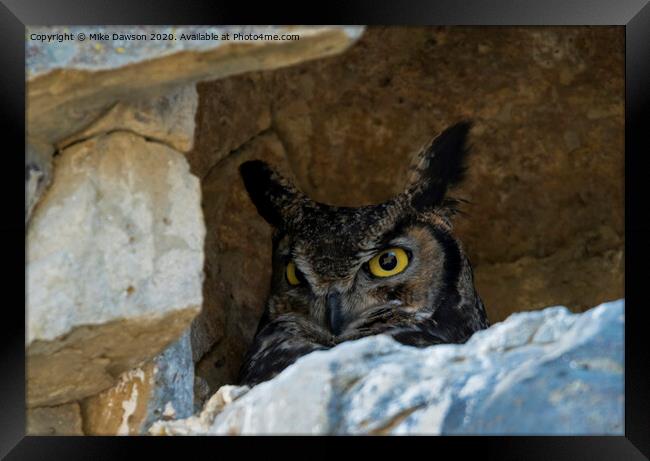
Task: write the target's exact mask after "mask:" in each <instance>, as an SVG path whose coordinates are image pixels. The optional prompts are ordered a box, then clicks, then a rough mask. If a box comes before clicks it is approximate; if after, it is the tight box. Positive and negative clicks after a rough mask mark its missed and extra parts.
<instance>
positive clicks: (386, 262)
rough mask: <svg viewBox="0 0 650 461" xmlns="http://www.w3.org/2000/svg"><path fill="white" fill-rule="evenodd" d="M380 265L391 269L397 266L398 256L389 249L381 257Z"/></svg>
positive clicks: (385, 268) (388, 269)
mask: <svg viewBox="0 0 650 461" xmlns="http://www.w3.org/2000/svg"><path fill="white" fill-rule="evenodd" d="M379 265H380V266H381V268H382V269H384V270H385V271H391V270H393V269H395V266H397V257H396V256H395V253H393V252H392V251H387V252H386V253H384V254H383V255H381V256H380V257H379Z"/></svg>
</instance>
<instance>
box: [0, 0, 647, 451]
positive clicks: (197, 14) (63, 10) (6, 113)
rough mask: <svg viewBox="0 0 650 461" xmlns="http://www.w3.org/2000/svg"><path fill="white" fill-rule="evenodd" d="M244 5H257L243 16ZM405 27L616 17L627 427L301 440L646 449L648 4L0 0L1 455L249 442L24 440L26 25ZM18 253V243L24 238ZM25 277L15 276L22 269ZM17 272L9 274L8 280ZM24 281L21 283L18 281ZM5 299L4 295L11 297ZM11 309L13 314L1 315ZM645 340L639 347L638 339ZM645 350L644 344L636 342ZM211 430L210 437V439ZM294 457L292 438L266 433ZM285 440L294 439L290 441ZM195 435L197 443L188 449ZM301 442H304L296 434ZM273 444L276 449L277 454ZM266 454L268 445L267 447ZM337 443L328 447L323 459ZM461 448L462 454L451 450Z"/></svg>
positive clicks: (642, 0) (639, 0)
mask: <svg viewBox="0 0 650 461" xmlns="http://www.w3.org/2000/svg"><path fill="white" fill-rule="evenodd" d="M251 11H253V12H254V13H255V14H254V15H253V14H251ZM255 23H257V24H414V25H504V26H505V25H531V26H532V25H535V26H539V25H620V26H624V27H625V53H626V62H625V81H626V89H625V98H626V101H625V200H626V202H625V234H626V236H625V298H626V319H625V326H626V328H625V351H626V355H625V436H621V437H612V436H608V437H591V436H589V437H568V436H567V437H435V438H432V437H418V438H416V439H414V438H390V439H389V438H372V440H370V438H366V437H364V438H349V437H344V438H337V439H336V440H334V439H331V438H329V439H323V438H311V439H307V440H306V441H307V442H310V443H317V444H325V443H326V444H328V448H331V447H332V446H333V445H332V444H334V445H339V444H344V445H357V444H364V445H372V446H373V448H378V449H380V450H382V451H384V450H388V449H391V448H392V449H393V450H404V451H400V453H409V454H410V453H414V451H413V450H415V448H414V446H413V443H417V444H423V445H424V446H422V447H419V448H421V449H423V450H424V452H425V453H426V452H429V453H430V455H434V454H436V453H438V452H439V450H440V448H441V447H442V448H445V449H448V450H451V451H450V452H448V453H453V457H454V458H456V457H457V456H458V455H459V454H461V455H462V454H465V453H470V452H471V453H473V454H474V457H480V459H481V460H484V459H499V460H506V459H518V460H519V459H548V460H564V459H566V460H571V461H575V460H579V459H589V460H600V459H603V460H605V459H606V460H627V459H629V460H636V459H647V456H648V455H649V454H650V424H649V423H650V397H649V389H650V382H649V380H648V366H649V364H650V360H649V359H648V358H647V357H648V355H647V351H648V350H650V347H648V338H649V336H650V335H648V333H647V330H648V323H647V315H646V310H647V309H650V306H649V305H648V303H647V302H644V301H643V296H644V294H645V286H646V283H647V280H648V278H649V277H648V276H650V269H648V268H649V267H650V264H649V263H648V261H650V217H649V213H648V210H650V207H649V206H648V205H647V202H646V198H647V196H648V194H647V192H648V189H649V187H650V181H649V180H648V179H647V176H648V173H649V169H648V168H647V167H648V165H649V163H650V162H649V161H648V157H649V156H650V143H649V142H648V139H649V136H648V132H649V131H650V130H649V129H648V128H647V127H645V126H644V125H643V121H644V120H646V119H647V117H644V115H645V116H647V115H648V112H649V110H648V106H649V105H648V102H649V100H650V5H648V0H617V1H608V0H552V1H543V2H542V1H534V0H503V1H497V0H487V1H486V0H471V1H469V0H456V1H454V0H445V1H435V2H434V1H423V0H419V1H411V2H409V3H405V2H389V1H366V2H352V1H328V2H319V3H316V4H311V3H310V2H303V3H302V4H294V5H291V7H290V8H286V9H282V8H281V6H280V5H278V4H277V3H271V2H269V3H267V4H259V5H256V6H255V7H252V6H251V5H248V4H243V3H237V2H234V3H233V2H228V3H225V2H224V3H222V2H216V1H212V2H210V1H195V2H191V3H190V2H187V1H172V0H157V1H156V0H142V1H139V2H137V3H136V2H134V1H129V0H110V1H100V0H87V1H66V0H49V1H47V0H43V1H26V0H0V39H1V41H0V43H1V46H0V50H1V51H0V54H1V56H2V57H1V63H2V64H1V68H0V69H1V70H0V93H1V94H2V102H3V103H2V104H1V105H0V114H1V115H0V120H1V121H2V134H3V136H2V139H3V145H4V146H5V148H6V152H5V153H4V160H5V161H9V162H10V165H9V166H6V167H5V168H4V169H3V170H2V171H3V173H4V174H5V178H4V180H3V181H2V182H1V184H2V187H3V189H4V190H3V192H4V193H3V194H2V197H3V208H2V209H3V219H2V220H0V232H1V234H0V235H1V236H2V238H1V239H0V241H1V242H2V245H3V248H2V250H3V251H2V255H3V257H4V259H5V260H6V261H7V262H6V269H7V271H6V275H5V276H4V277H3V280H4V281H5V283H6V291H5V293H11V294H12V296H11V297H9V298H8V297H6V296H5V299H6V300H7V301H6V302H5V309H4V312H5V316H4V321H3V325H4V327H5V328H4V332H3V334H2V335H1V336H0V338H1V343H0V344H1V346H0V347H1V349H0V364H1V367H2V368H1V370H2V371H1V373H0V456H3V457H4V456H7V459H65V460H72V459H114V458H118V457H119V458H123V457H127V456H128V455H129V454H132V453H134V451H133V448H134V447H135V446H136V445H146V447H147V450H152V451H151V452H150V456H153V450H164V451H165V452H169V451H170V450H174V451H176V450H178V452H179V453H183V454H184V455H185V456H192V457H201V456H225V452H224V446H225V444H228V445H234V446H233V447H232V448H236V449H237V448H238V449H239V450H241V451H239V452H235V453H243V452H244V450H249V449H250V448H251V445H257V443H255V444H250V443H249V442H248V440H247V439H246V438H221V437H211V438H205V437H200V438H179V437H177V438H158V437H155V438H154V437H88V436H86V437H34V436H25V408H24V402H25V354H24V351H25V349H24V337H25V336H24V335H25V316H24V315H22V314H23V313H24V311H23V310H21V309H20V308H19V305H20V302H21V300H22V302H23V306H24V305H25V304H24V298H25V290H21V289H20V288H19V287H20V286H21V283H20V280H19V279H20V277H21V275H20V274H19V272H18V271H17V270H16V268H17V267H18V266H19V265H20V263H21V260H22V262H23V263H24V262H25V254H24V253H23V252H22V251H21V245H20V243H19V240H20V239H21V238H24V234H23V232H24V209H23V208H22V207H21V205H20V203H19V200H18V199H17V196H18V195H19V191H20V190H24V189H23V187H24V184H21V183H20V180H19V176H18V174H17V173H18V171H20V169H21V168H22V167H23V166H24V165H22V166H21V165H20V162H21V160H20V159H21V157H20V155H19V152H20V151H21V150H22V151H23V152H24V149H25V114H24V112H25V95H26V92H25V26H26V25H61V24H78V25H97V24H133V25H135V24H255ZM22 248H23V250H24V247H22ZM23 276H24V273H23ZM14 279H15V280H14ZM22 286H23V287H24V285H22ZM9 299H10V300H11V301H9ZM7 314H12V315H7ZM643 344H646V346H643ZM644 350H645V351H646V352H645V353H644V352H643V351H644ZM208 439H209V440H208ZM264 439H265V440H264V441H265V442H267V443H269V444H272V445H275V446H276V447H277V452H279V453H281V454H286V453H289V452H286V451H284V448H289V447H291V448H292V449H291V452H295V453H297V454H298V455H299V456H301V457H304V456H309V454H308V453H309V452H307V451H304V450H295V447H296V441H295V440H287V439H288V438H286V437H285V438H268V437H265V438H264ZM291 439H294V438H291ZM197 441H198V442H199V443H200V445H201V447H205V448H201V451H200V452H199V451H196V452H195V451H192V452H188V451H187V450H188V448H189V446H188V444H190V443H191V444H192V445H193V446H194V445H195V444H196V442H197ZM300 442H301V444H302V442H304V440H301V441H300ZM280 450H283V451H281V452H280ZM269 453H270V451H269ZM337 453H340V454H342V453H344V452H343V451H339V450H334V451H333V452H332V456H337ZM461 457H462V456H461Z"/></svg>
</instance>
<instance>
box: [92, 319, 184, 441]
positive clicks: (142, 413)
mask: <svg viewBox="0 0 650 461" xmlns="http://www.w3.org/2000/svg"><path fill="white" fill-rule="evenodd" d="M193 386H194V362H193V361H192V352H191V349H190V336H189V329H188V330H187V331H186V332H185V333H184V334H183V335H182V336H181V338H180V339H179V340H178V341H177V342H175V343H174V344H172V345H171V346H169V347H168V348H167V349H166V350H165V351H164V352H162V353H161V354H160V355H158V356H156V357H155V358H154V359H153V360H152V361H150V362H149V363H147V364H145V365H143V366H142V367H140V368H136V369H133V370H129V371H128V372H126V373H123V374H122V375H121V376H120V379H119V380H118V383H117V384H116V385H115V386H114V387H112V388H110V389H108V390H106V391H104V392H102V393H100V394H98V395H95V396H92V397H89V398H88V399H86V400H84V401H83V404H82V411H83V421H84V432H85V433H86V434H88V435H138V434H144V433H146V431H147V429H148V428H149V426H150V425H151V424H152V423H153V422H154V421H156V420H159V419H164V420H167V419H175V418H184V417H188V416H190V415H191V414H192V413H193V411H194V405H193V400H194V393H193Z"/></svg>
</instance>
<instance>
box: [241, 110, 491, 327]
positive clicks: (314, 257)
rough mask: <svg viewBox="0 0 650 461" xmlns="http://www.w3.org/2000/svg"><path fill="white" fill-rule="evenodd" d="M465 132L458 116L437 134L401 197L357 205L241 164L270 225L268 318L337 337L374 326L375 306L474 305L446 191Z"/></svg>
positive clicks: (393, 309) (422, 309)
mask: <svg viewBox="0 0 650 461" xmlns="http://www.w3.org/2000/svg"><path fill="white" fill-rule="evenodd" d="M469 129H470V124H469V123H468V122H462V123H458V124H456V125H454V126H452V127H450V128H448V129H447V130H445V131H444V132H442V133H441V134H440V135H439V136H438V137H436V138H435V139H434V140H433V141H432V142H430V143H429V144H428V145H427V146H426V147H425V148H424V149H423V150H422V151H421V153H420V154H419V155H418V156H417V158H416V160H415V161H414V162H413V165H412V166H411V168H410V170H409V180H408V184H407V185H406V187H405V189H404V190H403V191H402V192H401V193H400V194H398V195H397V196H395V197H393V198H392V199H391V200H388V201H386V202H384V203H381V204H377V205H368V206H362V207H358V208H353V207H336V206H330V205H326V204H324V203H319V202H316V201H313V200H311V199H310V198H309V197H307V196H306V195H305V194H304V193H302V192H301V191H299V190H298V189H297V188H296V187H295V186H294V185H293V184H291V182H290V181H288V180H287V179H286V178H284V177H282V176H280V175H279V174H278V173H277V172H276V171H274V170H273V169H271V168H270V167H269V166H268V165H267V164H266V163H264V162H262V161H249V162H245V163H243V164H242V165H241V167H240V172H241V175H242V178H243V180H244V184H245V186H246V189H247V191H248V193H249V195H250V197H251V200H252V201H253V203H254V204H255V206H256V208H257V210H258V212H259V214H260V215H261V216H262V217H263V218H264V219H265V220H266V221H267V222H268V223H269V224H271V225H272V226H273V227H274V228H275V233H274V237H273V275H272V282H271V292H270V296H269V299H268V302H267V307H266V312H265V319H266V320H267V321H268V320H270V319H273V318H275V317H277V316H280V315H282V314H284V313H289V312H290V313H298V314H302V315H304V316H305V317H307V318H309V319H310V320H311V321H313V322H314V323H315V324H317V325H319V326H321V327H322V328H324V329H326V330H327V331H329V332H331V334H332V335H334V336H343V337H344V336H346V335H349V336H350V337H357V336H363V335H364V334H361V333H360V332H363V331H369V332H370V333H368V334H374V333H375V332H377V331H376V330H372V328H370V327H369V323H368V319H369V318H374V317H373V315H375V316H376V313H377V312H383V313H384V317H383V319H384V320H386V319H389V320H390V318H393V319H397V318H401V319H405V318H411V319H417V318H424V317H427V316H428V317H431V318H441V319H442V318H448V317H449V316H452V317H454V316H458V315H460V314H462V309H464V308H465V307H464V306H467V307H466V309H474V308H475V305H476V302H477V299H478V297H477V296H476V292H475V290H474V286H473V281H472V272H471V267H470V265H469V262H468V260H467V258H466V257H465V255H464V253H463V250H462V247H461V245H460V243H459V242H458V241H457V239H456V238H455V237H454V235H453V233H452V228H451V224H450V218H451V217H452V216H453V214H454V205H455V203H456V202H455V201H454V200H452V199H449V198H447V197H446V194H447V190H448V189H449V188H450V187H451V186H454V185H456V184H457V183H459V182H460V181H461V179H462V178H463V174H464V171H465V166H464V164H465V159H466V156H467V154H468V149H467V147H466V138H467V134H468V131H469ZM481 307H482V306H481ZM386 312H390V313H399V314H400V315H395V316H394V317H391V315H392V314H389V315H388V317H386V315H385V313H386ZM441 316H442V317H441ZM454 318H455V317H454ZM395 321H396V320H395ZM384 323H385V322H384ZM389 323H390V322H389ZM461 323H462V322H461ZM369 328H370V329H369ZM463 328H464V327H463Z"/></svg>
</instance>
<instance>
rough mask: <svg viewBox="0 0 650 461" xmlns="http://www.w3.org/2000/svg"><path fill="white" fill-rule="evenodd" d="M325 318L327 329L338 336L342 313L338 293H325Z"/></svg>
mask: <svg viewBox="0 0 650 461" xmlns="http://www.w3.org/2000/svg"><path fill="white" fill-rule="evenodd" d="M325 305H326V309H327V312H326V318H327V321H328V322H329V329H330V331H331V332H332V333H333V334H334V336H338V335H339V334H341V331H342V330H343V312H342V306H341V294H340V293H339V292H338V291H331V292H329V293H327V299H326V304H325Z"/></svg>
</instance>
